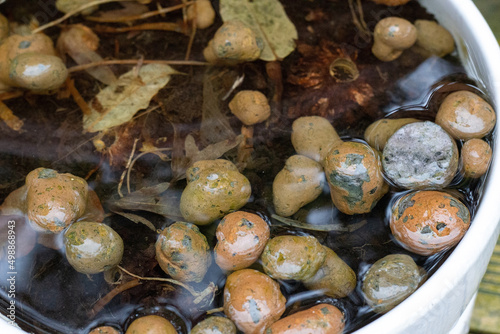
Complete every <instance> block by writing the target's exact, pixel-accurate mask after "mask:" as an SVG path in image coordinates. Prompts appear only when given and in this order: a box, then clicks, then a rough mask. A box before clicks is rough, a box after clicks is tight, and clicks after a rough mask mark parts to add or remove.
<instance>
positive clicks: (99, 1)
mask: <svg viewBox="0 0 500 334" xmlns="http://www.w3.org/2000/svg"><path fill="white" fill-rule="evenodd" d="M117 1H136V0H96V1H91V2H88V3H86V4H85V5H83V6H80V7H78V8H77V9H75V10H72V11H70V12H68V13H66V15H64V16H63V17H60V18H58V19H57V20H54V21H52V22H49V23H47V24H45V25H43V26H41V27H38V28H36V29H35V30H33V31H32V33H33V34H36V33H38V32H42V31H44V30H45V29H47V28H50V27H53V26H55V25H58V24H59V23H61V22H63V21H64V20H67V19H69V18H70V17H71V16H73V15H76V14H78V13H80V12H81V11H84V10H85V9H87V8H90V7H93V6H97V5H101V4H104V3H108V2H117Z"/></svg>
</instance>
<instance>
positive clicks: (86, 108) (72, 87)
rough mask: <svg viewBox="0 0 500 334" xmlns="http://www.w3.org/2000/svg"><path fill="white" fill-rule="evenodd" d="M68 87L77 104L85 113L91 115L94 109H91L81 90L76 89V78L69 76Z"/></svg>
mask: <svg viewBox="0 0 500 334" xmlns="http://www.w3.org/2000/svg"><path fill="white" fill-rule="evenodd" d="M66 87H68V90H69V92H70V94H71V96H72V97H73V100H74V101H75V102H76V104H77V105H78V106H79V107H80V109H81V110H82V112H83V114H84V115H90V114H92V111H91V110H90V107H89V105H88V104H87V102H85V100H84V99H83V97H82V95H81V94H80V92H79V91H78V90H77V89H76V87H75V80H73V79H71V78H70V77H68V78H67V79H66Z"/></svg>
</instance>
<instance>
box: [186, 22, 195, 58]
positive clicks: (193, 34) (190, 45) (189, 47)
mask: <svg viewBox="0 0 500 334" xmlns="http://www.w3.org/2000/svg"><path fill="white" fill-rule="evenodd" d="M195 36H196V20H193V23H192V25H191V36H189V43H188V47H187V50H186V57H185V58H184V60H188V59H189V56H190V55H191V49H192V48H193V43H194V38H195Z"/></svg>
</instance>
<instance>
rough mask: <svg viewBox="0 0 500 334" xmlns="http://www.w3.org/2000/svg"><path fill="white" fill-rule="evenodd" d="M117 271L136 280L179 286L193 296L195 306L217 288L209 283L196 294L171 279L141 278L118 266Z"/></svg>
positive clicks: (187, 286)
mask: <svg viewBox="0 0 500 334" xmlns="http://www.w3.org/2000/svg"><path fill="white" fill-rule="evenodd" d="M118 269H120V270H121V271H123V272H124V273H125V274H127V275H129V276H132V277H134V278H137V279H139V280H141V281H158V282H168V283H172V284H175V285H179V286H181V287H183V288H184V289H186V290H187V291H188V292H189V293H190V294H191V295H193V296H194V297H196V299H195V300H194V303H195V304H198V303H200V302H201V301H202V300H203V299H204V298H205V297H206V296H208V295H209V294H210V293H212V294H213V293H214V292H215V291H216V289H217V287H216V286H215V284H213V283H210V284H209V285H208V287H207V288H206V289H205V290H203V291H202V292H197V291H195V290H194V289H193V288H191V287H190V286H189V285H187V284H184V283H182V282H179V281H177V280H174V279H171V278H163V277H142V276H139V275H136V274H132V273H131V272H130V271H128V270H127V269H125V268H123V267H121V266H118Z"/></svg>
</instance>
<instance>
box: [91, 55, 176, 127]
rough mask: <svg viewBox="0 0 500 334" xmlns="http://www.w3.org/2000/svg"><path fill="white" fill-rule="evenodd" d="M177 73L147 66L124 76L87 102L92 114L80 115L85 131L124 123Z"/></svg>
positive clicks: (144, 106) (147, 103) (168, 67)
mask: <svg viewBox="0 0 500 334" xmlns="http://www.w3.org/2000/svg"><path fill="white" fill-rule="evenodd" d="M177 73H179V72H177V71H176V70H174V69H173V68H172V67H170V66H168V65H161V64H148V65H144V66H142V67H141V68H140V70H139V71H138V73H137V69H132V70H131V71H129V72H127V73H125V74H123V75H122V76H121V77H120V78H118V80H117V81H116V82H115V83H113V84H111V85H109V86H108V87H106V88H104V89H103V90H102V91H101V92H100V93H99V94H97V96H95V97H94V99H92V101H91V102H90V103H89V106H90V110H91V114H90V115H84V116H83V128H84V132H97V131H103V130H107V129H109V128H112V127H115V126H118V125H121V124H124V123H126V122H128V121H130V120H131V119H132V117H133V116H134V115H135V114H136V113H137V112H138V111H139V110H141V109H144V108H147V107H148V105H149V103H150V101H151V99H152V98H153V96H155V95H156V94H157V93H158V91H159V90H160V89H162V88H163V87H164V86H165V85H166V84H167V83H168V82H169V81H170V77H171V76H172V74H177Z"/></svg>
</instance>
